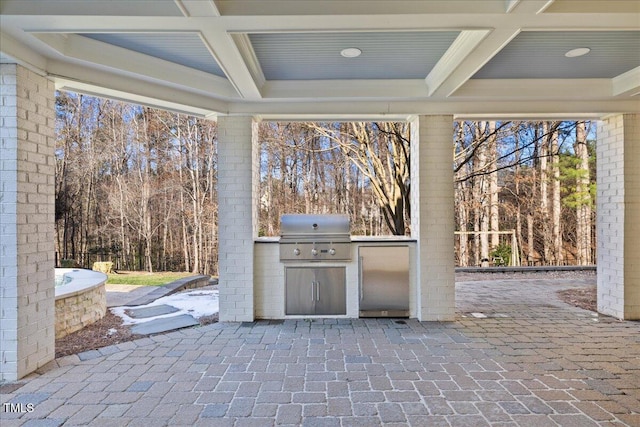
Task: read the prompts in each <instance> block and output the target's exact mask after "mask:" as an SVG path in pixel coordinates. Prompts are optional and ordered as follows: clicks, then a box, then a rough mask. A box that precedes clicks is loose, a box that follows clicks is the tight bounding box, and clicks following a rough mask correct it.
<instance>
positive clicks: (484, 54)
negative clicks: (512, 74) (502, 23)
mask: <svg viewBox="0 0 640 427" xmlns="http://www.w3.org/2000/svg"><path fill="white" fill-rule="evenodd" d="M518 33H519V30H518V29H498V30H493V31H491V33H489V34H488V35H486V36H484V37H482V38H481V37H480V36H481V34H480V33H478V34H474V37H470V38H469V40H468V41H467V42H466V43H468V44H469V46H470V45H471V44H473V43H475V47H474V49H472V50H471V51H469V52H468V54H467V55H466V56H464V57H460V58H457V60H456V61H455V62H452V64H455V65H456V66H455V68H452V67H449V68H447V69H446V71H444V70H443V71H441V72H440V75H438V74H435V75H434V76H432V75H431V73H430V74H429V76H428V77H427V85H429V84H433V85H434V89H433V90H432V89H431V88H430V89H429V93H430V95H431V96H437V97H447V96H452V95H453V94H454V93H455V92H456V91H457V90H458V89H459V88H460V87H461V86H462V85H463V84H465V83H466V82H467V81H468V80H469V79H470V78H471V77H473V75H474V74H475V73H476V72H477V71H478V70H479V69H480V68H482V66H483V65H485V64H486V63H487V62H489V60H491V58H493V57H494V56H495V55H496V54H497V53H498V52H500V50H502V48H504V46H506V45H507V43H509V42H510V41H511V40H512V39H513V38H514V37H515V36H517V35H518ZM469 46H465V47H466V48H467V49H468V47H469ZM453 55H455V54H453ZM443 68H444V66H443ZM436 71H439V70H436Z"/></svg>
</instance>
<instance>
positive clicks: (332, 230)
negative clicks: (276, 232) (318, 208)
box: [280, 214, 349, 241]
mask: <svg viewBox="0 0 640 427" xmlns="http://www.w3.org/2000/svg"><path fill="white" fill-rule="evenodd" d="M280 236H281V238H282V239H285V240H290V239H300V238H304V239H305V240H318V241H320V240H327V239H332V238H333V239H335V238H340V239H345V238H346V239H347V240H348V239H349V216H348V215H340V214H327V215H307V214H287V215H282V217H280Z"/></svg>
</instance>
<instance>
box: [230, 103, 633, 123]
mask: <svg viewBox="0 0 640 427" xmlns="http://www.w3.org/2000/svg"><path fill="white" fill-rule="evenodd" d="M229 107H230V108H229V111H228V112H227V114H230V115H250V114H255V115H259V116H261V117H263V118H265V119H270V118H272V117H280V118H285V117H298V118H302V117H307V118H309V119H315V120H320V119H322V118H323V117H335V118H338V117H341V116H345V117H354V116H356V117H369V116H370V117H378V118H381V119H382V118H384V117H398V116H406V117H409V116H411V115H423V114H424V115H433V114H435V115H440V114H452V115H456V116H459V117H471V116H480V115H483V116H485V117H492V118H494V119H495V120H498V119H500V118H507V117H509V118H515V117H551V116H554V117H564V118H566V119H567V120H569V119H571V118H573V117H577V116H580V117H586V116H589V117H591V118H594V119H596V118H599V117H604V116H606V115H609V114H617V113H621V112H638V113H640V102H638V101H636V100H633V99H630V100H624V101H623V100H605V101H603V100H595V101H585V100H578V101H571V100H569V101H563V102H558V101H546V100H539V101H535V100H533V101H527V102H526V103H523V102H522V101H510V100H507V101H491V100H475V101H470V100H464V101H450V100H449V101H446V102H443V101H441V100H438V101H424V100H422V101H398V102H385V101H372V102H359V101H354V100H351V101H340V102H318V101H306V102H296V103H291V102H287V101H284V102H268V103H254V102H235V103H232V104H230V105H229Z"/></svg>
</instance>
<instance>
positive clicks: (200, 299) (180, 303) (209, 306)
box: [111, 290, 220, 325]
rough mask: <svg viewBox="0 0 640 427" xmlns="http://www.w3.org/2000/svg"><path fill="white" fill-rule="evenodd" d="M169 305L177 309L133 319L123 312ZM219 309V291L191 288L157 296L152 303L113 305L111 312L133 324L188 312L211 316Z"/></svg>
mask: <svg viewBox="0 0 640 427" xmlns="http://www.w3.org/2000/svg"><path fill="white" fill-rule="evenodd" d="M165 304H166V305H170V306H172V307H175V308H177V309H178V311H176V312H173V313H169V314H164V315H161V316H154V317H146V318H139V319H134V318H132V317H129V316H127V315H126V314H125V311H126V310H130V309H136V308H143V307H153V306H156V305H165ZM219 309H220V305H219V293H218V291H217V290H193V291H187V292H181V293H177V294H173V295H167V296H166V297H162V298H158V299H157V300H155V301H154V302H152V303H149V304H147V305H139V306H135V307H130V306H122V307H113V308H111V312H112V313H113V314H115V315H116V316H119V317H121V318H122V320H123V321H124V324H125V325H135V324H138V323H144V322H148V321H150V320H154V319H162V318H169V317H175V316H179V315H181V314H190V315H191V316H193V317H194V318H196V319H199V318H200V317H204V316H211V315H212V314H216V313H217V312H218V311H219Z"/></svg>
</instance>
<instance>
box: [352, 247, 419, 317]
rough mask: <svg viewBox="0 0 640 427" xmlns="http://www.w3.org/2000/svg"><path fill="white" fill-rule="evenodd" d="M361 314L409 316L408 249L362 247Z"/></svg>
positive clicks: (370, 315)
mask: <svg viewBox="0 0 640 427" xmlns="http://www.w3.org/2000/svg"><path fill="white" fill-rule="evenodd" d="M359 263H360V266H359V267H360V316H361V317H386V316H389V317H406V316H409V292H410V291H409V248H408V247H407V246H361V247H360V248H359Z"/></svg>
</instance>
